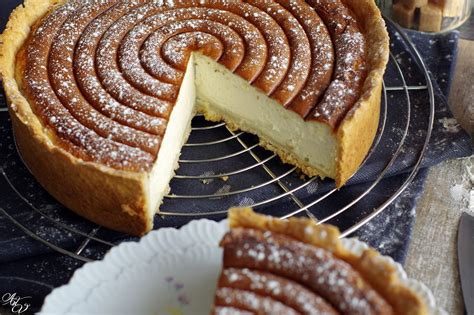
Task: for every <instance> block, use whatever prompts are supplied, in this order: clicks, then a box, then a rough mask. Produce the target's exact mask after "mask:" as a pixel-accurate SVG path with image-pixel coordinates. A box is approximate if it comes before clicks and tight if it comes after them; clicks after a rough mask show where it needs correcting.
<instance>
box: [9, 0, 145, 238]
mask: <svg viewBox="0 0 474 315" xmlns="http://www.w3.org/2000/svg"><path fill="white" fill-rule="evenodd" d="M59 3H61V1H57V0H34V1H33V0H26V1H25V3H24V6H23V7H22V6H20V7H18V8H17V9H15V11H14V12H13V13H12V15H11V16H10V19H9V22H8V24H7V27H6V30H5V31H4V33H3V34H2V35H1V36H0V43H2V44H1V46H0V75H1V78H2V82H3V86H4V89H5V92H6V95H7V102H8V104H9V107H10V116H11V118H12V123H13V131H14V135H15V139H16V141H17V142H18V147H19V149H20V151H21V155H22V158H23V159H24V160H25V163H26V164H27V165H28V168H29V169H30V171H31V172H32V173H33V175H34V176H35V177H36V178H37V179H38V181H39V182H40V183H41V184H42V185H43V186H44V187H45V189H46V190H47V191H48V192H49V193H51V194H52V195H53V196H54V197H55V198H56V199H58V200H59V201H60V202H61V203H63V204H64V205H65V206H66V207H68V208H70V209H72V210H73V211H75V212H76V213H78V214H79V215H81V216H83V217H86V218H88V219H89V220H91V221H93V222H96V223H97V224H100V225H103V226H106V227H109V228H111V229H115V230H118V231H122V232H126V233H129V234H132V235H142V234H144V233H145V232H147V231H149V230H150V229H151V227H152V215H153V214H151V213H150V212H149V211H148V208H149V205H148V201H147V200H145V199H144V196H147V193H146V189H147V188H146V185H145V183H146V180H147V177H146V176H147V175H146V174H145V173H134V172H124V171H117V170H112V169H111V168H108V167H104V166H102V165H100V164H97V163H90V162H85V161H83V160H81V159H79V158H76V157H74V156H73V155H71V154H70V153H69V152H67V151H65V150H63V149H62V148H61V147H59V146H57V145H55V143H54V142H53V141H54V140H53V139H52V138H51V137H50V135H49V132H48V130H47V129H46V128H45V127H44V126H43V125H42V123H41V122H40V120H39V119H38V118H37V116H36V115H34V113H33V112H32V110H31V107H30V104H29V103H28V101H27V100H26V99H25V97H24V96H23V94H22V93H21V92H20V88H19V86H18V83H17V81H16V80H15V64H16V62H15V60H16V55H17V53H18V52H19V50H20V49H21V47H22V46H23V44H24V42H25V41H26V40H27V38H28V36H29V33H30V28H31V26H32V25H33V24H34V23H35V22H36V21H37V20H38V19H39V18H41V17H42V16H43V15H44V14H46V13H47V12H48V10H50V9H51V8H52V7H53V6H54V5H57V4H59ZM58 179H60V180H58Z"/></svg>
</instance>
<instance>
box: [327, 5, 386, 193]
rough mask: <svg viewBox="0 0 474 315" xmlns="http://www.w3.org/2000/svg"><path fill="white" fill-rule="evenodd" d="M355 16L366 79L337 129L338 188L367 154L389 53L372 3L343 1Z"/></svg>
mask: <svg viewBox="0 0 474 315" xmlns="http://www.w3.org/2000/svg"><path fill="white" fill-rule="evenodd" d="M344 3H345V4H346V5H348V6H349V8H350V9H351V10H352V11H353V12H354V13H355V15H356V16H357V20H358V22H359V24H360V26H361V28H362V31H363V33H364V35H365V39H366V41H367V47H368V49H367V58H366V60H367V68H368V71H369V72H368V76H367V79H366V80H365V83H364V87H363V89H362V96H361V97H360V99H359V101H358V102H357V103H356V104H355V106H354V107H353V108H352V109H351V110H350V111H349V113H348V114H347V116H346V117H345V118H344V120H343V121H342V123H341V124H340V126H339V128H338V130H337V138H338V143H339V152H338V162H337V177H336V184H337V186H338V187H341V186H342V185H344V184H345V183H346V182H347V181H348V180H349V178H350V177H351V176H352V175H353V174H354V173H355V172H356V171H357V169H358V168H359V166H360V165H361V163H362V162H363V161H364V159H365V157H366V156H367V153H368V152H369V150H370V148H371V146H372V143H373V141H374V138H375V135H376V133H377V128H378V125H379V119H380V98H381V91H382V82H383V75H384V72H385V68H386V66H387V63H388V56H389V51H390V46H389V37H388V33H387V30H386V27H385V22H384V20H383V18H382V14H381V13H380V10H379V9H378V8H377V6H376V5H375V2H374V1H373V0H344Z"/></svg>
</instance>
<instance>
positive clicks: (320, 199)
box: [0, 19, 435, 262]
mask: <svg viewBox="0 0 474 315" xmlns="http://www.w3.org/2000/svg"><path fill="white" fill-rule="evenodd" d="M387 24H388V28H389V32H390V35H391V39H392V45H391V47H392V49H391V54H390V62H389V66H388V68H389V69H391V71H389V72H390V73H391V74H390V75H387V76H386V77H385V79H384V85H383V93H382V94H383V95H382V97H383V100H382V115H381V120H380V126H379V131H378V134H377V138H376V140H375V143H374V145H373V147H372V149H371V151H370V152H369V155H368V157H367V159H366V162H365V163H367V161H370V159H371V158H377V156H378V153H380V152H382V151H384V150H388V149H387V148H386V147H382V145H381V143H386V142H387V141H388V142H393V143H394V145H393V147H392V148H391V149H390V150H391V151H390V154H389V155H388V158H386V159H384V160H381V161H377V162H378V164H379V165H380V166H379V168H376V169H377V170H376V172H375V174H372V175H373V176H372V179H371V180H370V181H369V182H368V183H367V184H366V185H364V188H363V189H362V190H361V191H359V192H358V193H357V194H356V195H352V196H350V198H349V200H350V201H348V202H346V201H345V202H344V204H340V202H338V201H339V200H342V199H344V200H348V199H347V198H341V197H340V196H341V194H342V193H343V192H342V191H339V190H337V189H336V188H335V185H334V183H333V182H332V181H329V180H324V181H323V180H320V179H318V178H311V179H308V178H303V177H301V175H300V174H299V173H298V171H297V169H296V168H295V167H291V166H288V165H283V164H282V163H281V162H280V161H279V159H278V157H277V156H276V155H275V154H273V153H271V152H268V151H266V150H264V149H262V148H261V147H260V146H259V144H258V139H257V138H256V137H254V136H252V135H248V134H245V133H242V132H234V131H232V130H230V129H229V128H227V126H226V125H225V124H224V123H210V122H206V121H205V120H204V119H203V117H201V116H197V117H196V118H195V119H194V120H193V125H192V127H193V128H192V133H191V136H190V139H189V141H188V143H187V144H186V145H185V147H184V148H183V152H182V156H181V160H180V169H179V170H178V172H177V175H176V177H175V178H174V179H173V181H172V183H171V192H170V194H169V195H168V196H166V197H165V201H164V204H163V206H162V208H161V209H162V212H161V213H160V216H157V220H158V221H159V222H158V224H156V222H155V226H160V227H161V226H167V225H168V226H169V225H174V226H176V225H181V224H185V223H186V222H189V221H190V220H193V219H197V218H211V219H214V218H216V219H219V218H222V217H224V215H225V213H226V211H227V210H226V209H228V207H229V206H238V205H245V206H253V207H255V208H256V209H257V210H259V209H265V208H268V206H271V205H272V204H275V203H279V205H280V204H284V207H281V206H279V207H278V208H279V209H280V210H279V212H280V215H279V216H280V217H282V218H288V217H291V216H296V215H306V216H308V217H310V218H312V219H317V220H318V222H328V221H329V222H331V223H334V224H336V225H339V224H338V222H340V221H341V220H340V219H341V218H342V217H343V216H347V215H349V213H351V211H352V212H357V213H355V214H354V213H352V216H350V217H351V218H352V219H351V220H349V222H350V225H349V226H341V225H339V226H340V227H341V229H342V231H343V232H342V236H347V235H350V234H352V233H354V232H355V231H357V230H358V229H360V228H361V227H362V226H364V225H365V224H367V223H368V222H369V221H371V220H372V219H373V218H375V217H376V216H377V215H378V214H380V213H381V212H382V211H384V209H386V208H387V207H388V206H389V205H390V204H391V203H392V202H393V201H394V200H395V199H396V198H397V197H398V196H400V194H402V192H403V191H404V190H405V189H406V188H407V186H408V185H409V184H410V183H411V182H412V181H413V179H414V177H415V176H416V174H417V172H418V170H419V167H420V164H421V162H422V159H423V156H424V154H425V151H426V149H427V146H428V143H429V140H430V137H431V131H432V128H433V123H434V113H435V107H434V93H433V87H432V82H431V79H430V74H429V72H428V70H427V68H426V66H425V64H424V62H423V60H422V58H421V57H420V54H419V53H418V51H417V50H416V48H415V46H414V45H413V44H412V42H411V41H410V39H409V38H408V37H407V35H406V34H405V33H404V32H403V31H402V30H401V29H400V28H399V27H398V26H397V25H395V24H394V23H393V22H391V21H390V20H389V19H387ZM397 47H404V48H403V49H401V50H400V48H398V50H397ZM413 94H416V97H417V99H420V98H421V99H423V100H425V101H424V102H423V104H422V106H425V107H426V106H429V110H428V111H426V112H429V115H422V117H420V116H419V115H418V116H416V115H415V112H416V110H417V109H419V106H420V104H414V95H413ZM420 94H422V95H421V97H420ZM0 115H4V116H7V115H8V114H7V109H6V108H5V107H3V108H0ZM394 115H403V116H404V119H402V121H403V124H402V125H400V126H393V124H394V122H393V119H391V117H394ZM415 116H416V117H415ZM405 118H406V119H405ZM4 119H6V118H4ZM414 119H417V120H419V119H423V120H424V122H423V124H422V125H423V126H424V127H423V128H424V129H423V130H421V131H420V130H413V128H412V127H413V120H414ZM10 133H11V131H10ZM420 137H422V138H423V139H422V141H421V142H420V143H421V146H420V147H419V148H416V151H415V152H414V158H413V160H412V162H413V165H414V166H413V167H412V168H411V171H409V172H408V173H406V174H405V177H404V179H403V180H402V181H401V182H400V183H399V185H398V187H397V188H396V190H394V191H391V192H389V193H387V196H384V198H383V200H382V201H381V202H378V203H377V204H369V205H367V204H364V207H365V208H368V209H369V210H368V211H365V212H360V211H359V210H358V209H359V208H357V205H358V204H361V203H362V204H363V203H364V202H367V200H368V198H370V197H371V195H372V194H374V191H375V190H376V188H377V186H378V185H379V184H380V183H381V181H382V180H383V178H384V177H386V176H387V175H390V174H392V173H393V172H394V170H393V166H394V164H395V163H396V161H397V159H400V158H401V155H403V154H404V153H406V151H407V150H408V149H407V146H410V144H409V143H407V141H408V140H407V139H413V138H418V139H419V138H420ZM10 139H11V136H10ZM196 139H200V142H197V141H196ZM203 139H205V141H202V140H203ZM2 141H7V142H8V140H5V139H3V140H2ZM3 145H4V146H6V147H7V149H6V150H7V151H8V152H10V153H8V154H6V156H7V157H6V158H4V157H2V159H4V160H3V161H1V162H2V164H1V168H0V172H1V173H2V174H1V176H3V180H4V182H5V186H6V187H7V188H8V189H9V190H10V192H9V193H8V194H6V195H5V196H6V197H5V200H2V205H1V206H0V214H1V215H3V216H4V217H6V218H7V219H8V220H9V221H11V222H12V223H13V224H14V225H15V226H16V227H18V228H19V229H21V230H22V231H23V232H24V233H26V234H27V235H28V236H29V237H31V238H33V239H35V240H37V241H39V242H41V243H42V244H44V245H46V246H48V247H49V248H52V249H54V250H55V251H57V252H59V253H62V254H65V255H68V256H70V257H73V258H75V259H78V260H81V261H85V262H86V261H90V260H93V259H98V258H101V256H102V254H99V255H95V256H94V257H91V255H89V254H88V248H89V247H92V246H95V247H101V248H103V250H102V253H105V252H106V251H107V250H108V249H110V247H112V246H115V245H117V243H119V242H120V241H123V235H120V234H118V233H115V232H111V231H108V230H106V229H105V228H101V227H98V226H96V225H93V224H92V223H90V222H87V221H86V220H83V219H81V218H79V217H77V216H75V215H74V214H72V213H71V212H70V211H67V210H66V209H63V207H62V206H61V205H60V204H58V203H57V202H55V201H54V200H53V199H52V198H51V197H50V196H49V195H48V194H47V193H46V192H44V191H43V190H42V189H41V188H40V186H39V185H38V184H37V183H36V182H35V181H34V179H33V177H32V176H31V175H30V174H29V173H28V172H27V171H25V170H23V171H22V172H23V174H20V175H19V174H18V172H21V169H24V168H25V167H24V165H22V164H21V163H22V162H21V160H20V159H19V156H18V153H17V152H16V148H15V144H14V142H13V140H11V142H10V143H3ZM412 153H413V152H412ZM2 155H3V154H2ZM375 164H377V163H375ZM362 167H364V165H363V166H362ZM355 177H357V174H356V176H355ZM237 182H238V183H239V185H234V184H232V183H237ZM236 187H237V188H236ZM7 196H8V197H7ZM78 197H80V196H78ZM346 197H347V196H346ZM329 201H331V202H332V203H331V204H332V205H334V204H336V205H337V207H336V208H331V209H325V211H323V210H324V208H325V207H326V206H325V204H326V205H327V204H328V202H329ZM18 207H21V209H22V210H21V211H19V210H18ZM282 209H284V210H282ZM354 209H355V210H354ZM170 220H171V222H173V223H169V222H170ZM345 221H347V220H345ZM167 222H168V223H167ZM176 222H178V223H176ZM346 225H347V224H346ZM45 226H47V227H48V228H45ZM104 230H105V231H104ZM70 240H74V242H69V241H70ZM71 244H73V245H71Z"/></svg>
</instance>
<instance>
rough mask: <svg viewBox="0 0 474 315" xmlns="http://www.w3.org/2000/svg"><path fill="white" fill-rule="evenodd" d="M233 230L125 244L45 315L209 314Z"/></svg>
mask: <svg viewBox="0 0 474 315" xmlns="http://www.w3.org/2000/svg"><path fill="white" fill-rule="evenodd" d="M227 230H228V228H227V223H226V221H223V222H220V223H216V222H214V221H209V220H199V221H193V222H191V223H189V224H187V225H186V226H184V227H183V228H181V229H180V230H177V229H161V230H159V231H154V232H151V233H149V234H148V235H147V236H145V237H143V238H142V239H141V241H140V242H139V243H122V244H121V245H119V246H117V247H114V248H112V249H111V250H110V252H109V253H108V254H107V255H106V256H105V258H104V259H103V260H102V261H98V262H92V263H88V264H86V265H84V266H83V267H82V268H80V269H78V270H77V271H76V272H75V273H74V275H73V277H72V278H71V280H70V282H69V284H67V285H64V286H62V287H60V288H57V289H55V290H53V292H51V294H50V295H48V297H47V298H46V300H45V303H44V305H43V308H42V310H41V312H40V314H71V313H76V314H159V315H161V314H167V315H176V314H209V311H210V305H211V304H212V301H213V298H214V291H215V286H216V282H217V279H218V276H219V274H220V271H221V264H222V262H221V261H222V250H221V249H220V248H219V241H220V240H221V238H222V236H223V235H224V233H225V232H226V231H227ZM343 241H344V245H345V246H346V247H347V248H348V249H349V250H351V251H352V252H354V253H356V254H357V253H361V252H362V250H363V249H364V248H366V247H367V245H366V244H364V243H362V242H360V241H358V240H356V239H344V240H343ZM385 259H387V261H389V262H390V263H392V264H394V265H395V266H396V267H397V270H398V273H399V277H400V279H402V281H403V282H405V283H406V284H407V285H408V286H410V287H411V288H412V289H413V290H415V291H416V292H418V293H419V294H420V295H421V296H423V297H424V298H425V300H426V302H427V304H428V305H429V307H430V310H431V312H430V313H431V314H445V312H444V311H443V310H441V309H440V308H437V307H436V304H435V301H434V298H433V295H432V294H431V292H430V291H429V289H428V288H427V287H426V286H425V285H423V284H422V283H420V282H418V281H416V280H412V279H408V278H407V275H406V273H405V272H404V271H403V268H402V266H401V265H400V264H397V263H395V262H394V261H393V260H392V259H391V258H389V257H386V258H385Z"/></svg>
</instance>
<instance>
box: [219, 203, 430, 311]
mask: <svg viewBox="0 0 474 315" xmlns="http://www.w3.org/2000/svg"><path fill="white" fill-rule="evenodd" d="M229 225H230V227H231V230H230V231H229V232H228V233H227V234H226V235H225V236H224V237H223V239H222V241H221V247H223V250H224V254H223V270H222V273H221V276H220V278H219V280H218V287H217V290H216V295H215V301H214V306H213V311H212V313H213V314H364V315H367V314H404V315H407V314H427V312H428V311H427V306H426V305H425V303H424V301H423V299H422V298H421V297H420V296H418V294H416V293H415V292H413V291H412V290H410V289H409V288H408V287H405V286H404V285H403V284H402V283H401V282H400V280H399V279H398V277H397V276H396V270H395V267H394V266H393V264H391V263H388V262H387V261H386V260H385V259H384V258H383V257H382V256H381V255H380V254H379V253H378V252H377V251H375V250H374V249H370V248H369V249H365V250H364V251H363V252H362V253H361V255H360V256H356V255H355V254H354V253H353V252H349V251H347V250H346V249H345V247H344V246H343V245H342V242H341V241H340V239H339V238H340V233H339V230H338V229H337V228H336V227H334V226H331V225H324V224H321V225H318V224H316V223H315V222H314V221H313V220H311V219H301V218H291V219H289V220H284V221H283V220H279V219H276V218H272V217H267V216H263V215H259V214H256V213H255V212H253V210H252V209H250V208H242V209H238V208H236V209H231V210H230V212H229Z"/></svg>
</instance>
